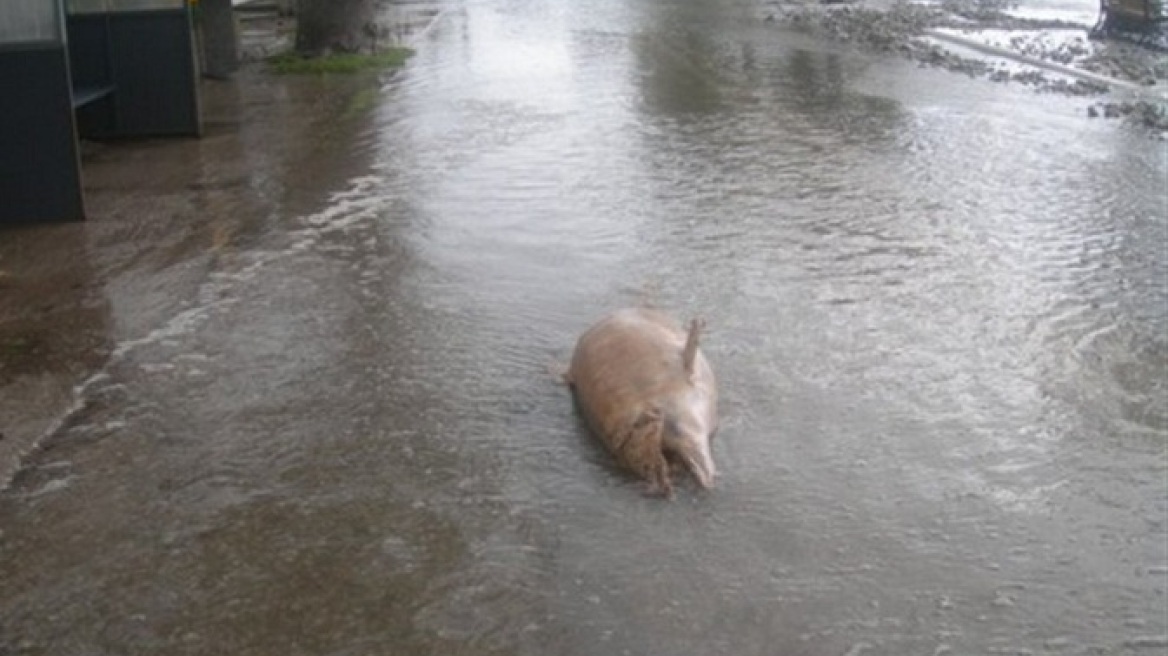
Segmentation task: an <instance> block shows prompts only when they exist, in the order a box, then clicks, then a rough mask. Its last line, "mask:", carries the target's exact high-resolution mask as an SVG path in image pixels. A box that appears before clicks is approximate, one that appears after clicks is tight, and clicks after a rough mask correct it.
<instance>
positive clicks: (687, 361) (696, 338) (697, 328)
mask: <svg viewBox="0 0 1168 656" xmlns="http://www.w3.org/2000/svg"><path fill="white" fill-rule="evenodd" d="M705 328H706V320H705V319H702V318H701V317H698V318H695V319H694V320H692V321H690V322H689V334H688V335H686V336H685V349H683V350H682V352H681V365H682V366H683V367H685V373H686V375H687V376H689V377H690V378H693V373H694V359H695V358H697V355H698V342H700V341H701V338H702V330H704V329H705Z"/></svg>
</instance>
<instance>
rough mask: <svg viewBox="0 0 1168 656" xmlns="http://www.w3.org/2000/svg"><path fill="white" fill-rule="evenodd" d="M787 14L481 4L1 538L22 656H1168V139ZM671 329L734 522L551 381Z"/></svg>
mask: <svg viewBox="0 0 1168 656" xmlns="http://www.w3.org/2000/svg"><path fill="white" fill-rule="evenodd" d="M749 9H750V8H749V7H748V6H746V5H743V4H739V3H737V2H733V1H730V0H720V1H715V2H713V3H704V4H702V5H694V4H684V5H682V4H678V3H654V4H651V5H642V4H637V3H622V2H617V1H616V0H604V1H601V0H598V1H597V2H589V3H552V4H547V3H544V4H542V5H531V4H530V3H525V2H517V1H502V2H492V3H471V4H469V5H466V6H465V7H462V8H459V10H458V11H455V12H452V13H450V14H448V15H447V16H446V17H445V18H444V20H443V22H442V23H441V24H439V25H438V26H437V27H436V29H434V30H433V31H432V32H431V33H430V37H429V40H428V41H427V42H426V43H425V44H423V47H421V48H420V52H419V54H418V56H417V58H416V59H415V60H414V61H413V62H412V63H411V68H410V69H409V71H408V72H407V73H406V74H404V75H403V76H401V77H400V78H396V79H394V80H392V81H388V82H386V86H385V88H384V89H383V90H382V97H381V104H380V105H379V106H378V108H377V109H376V113H375V114H373V115H372V116H371V118H370V119H369V120H371V121H373V124H372V126H371V127H369V129H359V130H355V131H353V130H350V131H346V130H343V129H340V130H339V131H338V132H329V133H328V137H327V138H325V139H324V140H323V141H321V140H318V139H317V135H316V131H315V130H316V128H310V127H305V128H304V129H303V130H302V131H301V132H299V133H297V134H295V135H293V136H291V137H290V143H289V144H285V145H284V146H282V148H286V149H288V151H289V152H293V153H295V157H290V158H289V159H288V160H287V161H290V162H297V163H299V164H290V165H289V166H288V167H287V170H285V171H282V172H280V173H278V174H273V178H272V179H271V180H270V181H269V182H268V183H267V184H266V185H265V186H264V188H266V189H282V188H283V189H285V191H284V194H283V195H280V194H277V195H279V197H280V199H281V200H280V201H279V203H284V204H279V205H277V206H278V207H279V213H280V214H279V217H280V220H279V221H276V222H274V223H270V224H265V225H267V226H268V227H267V228H266V230H265V231H261V232H260V233H259V234H258V235H257V236H256V237H255V238H254V241H251V242H244V243H242V244H241V245H240V247H239V248H238V251H237V252H235V253H234V255H233V258H232V259H231V260H230V262H226V261H225V262H223V263H221V265H219V266H218V268H216V269H215V270H214V271H213V272H212V274H211V275H210V276H209V278H208V281H207V282H206V283H205V284H204V285H203V286H202V287H201V288H200V291H199V295H198V296H199V298H198V301H196V302H195V303H193V304H192V308H191V312H193V313H195V314H193V315H179V317H180V318H181V317H183V316H188V317H189V316H197V318H198V320H197V321H193V322H183V321H179V320H176V321H174V322H172V323H171V324H167V325H168V326H170V327H171V328H173V329H172V330H169V331H163V332H156V333H151V334H152V335H153V336H154V338H152V339H145V340H137V341H123V343H122V346H121V350H120V353H121V354H122V357H121V359H119V360H118V361H117V362H115V363H114V364H113V365H111V367H110V368H109V370H108V371H107V372H106V375H107V377H108V378H106V379H103V380H102V381H101V382H99V383H98V384H96V385H95V390H94V392H93V397H94V403H93V405H92V407H90V408H89V409H87V410H86V411H85V412H82V413H80V414H79V415H78V416H77V417H75V418H74V419H73V420H72V421H71V422H70V424H69V425H67V426H66V427H65V429H63V430H62V432H61V435H59V436H58V437H57V438H56V441H55V444H57V446H56V447H55V448H56V451H55V453H56V455H55V456H54V458H55V459H56V460H58V461H59V460H69V461H70V462H72V463H73V465H72V467H73V471H76V472H79V473H80V478H79V479H78V480H77V481H75V482H73V483H72V484H71V487H70V489H69V490H67V491H59V492H55V493H50V494H43V495H37V494H33V493H32V492H33V491H31V490H28V489H24V488H20V487H19V486H18V487H17V489H15V490H13V492H12V493H10V494H9V495H8V496H7V497H5V498H4V499H3V502H2V503H0V520H2V521H3V526H4V531H5V533H4V535H3V537H2V541H0V549H2V550H3V551H0V553H3V558H0V578H2V579H3V580H5V581H6V582H10V583H9V585H10V586H11V587H10V588H9V590H10V591H8V592H5V593H4V595H0V607H2V608H3V609H4V612H3V613H2V614H0V615H3V616H4V617H5V620H4V621H3V623H0V647H5V646H7V645H6V644H5V641H7V642H8V643H10V644H16V645H20V644H25V643H27V645H26V646H27V648H23V647H22V648H21V649H23V650H24V651H26V652H29V653H60V652H61V651H62V650H64V649H67V648H69V647H68V646H69V645H83V646H85V647H93V648H94V649H96V648H97V647H96V645H111V646H112V647H111V648H114V649H115V650H116V648H117V647H119V646H125V645H143V646H144V647H143V648H145V647H150V648H152V649H153V650H154V651H165V652H166V653H212V652H214V653H290V652H305V653H337V654H350V653H352V654H357V653H369V652H379V651H387V650H388V651H393V652H398V651H400V652H403V653H406V652H408V653H443V654H447V653H449V654H458V653H464V654H482V653H530V654H544V653H561V654H620V653H630V654H640V653H646V654H658V653H660V654H710V653H744V654H776V653H777V654H811V655H818V654H824V655H827V654H910V653H926V654H944V653H1046V652H1051V653H1068V654H1078V653H1094V652H1100V653H1151V652H1154V651H1155V650H1156V649H1162V648H1163V645H1164V644H1165V642H1168V641H1166V640H1165V639H1164V638H1163V636H1164V635H1165V634H1168V625H1166V624H1165V619H1164V616H1163V613H1162V608H1163V603H1164V597H1163V595H1164V591H1165V585H1166V583H1168V579H1165V573H1166V572H1168V563H1166V562H1165V561H1164V554H1163V545H1164V539H1165V535H1164V531H1165V526H1164V523H1163V521H1162V520H1163V516H1164V512H1165V510H1166V509H1165V506H1164V495H1163V475H1164V469H1163V464H1164V463H1163V458H1162V450H1163V443H1164V438H1165V433H1166V431H1168V408H1166V405H1165V404H1166V399H1165V394H1164V387H1163V386H1164V375H1163V374H1164V368H1165V365H1168V356H1166V353H1168V342H1166V341H1165V334H1168V333H1166V332H1165V328H1166V326H1168V316H1166V315H1165V313H1166V312H1168V293H1166V290H1165V286H1164V284H1163V281H1164V278H1165V273H1166V264H1168V263H1166V261H1165V258H1164V252H1163V248H1162V245H1163V244H1164V243H1166V241H1168V240H1166V237H1168V235H1166V234H1165V232H1166V227H1165V223H1164V211H1163V210H1164V205H1163V202H1164V201H1163V196H1162V187H1161V185H1160V181H1162V180H1163V177H1164V175H1165V171H1166V164H1165V161H1164V159H1163V154H1162V149H1160V148H1158V146H1157V145H1156V144H1154V143H1150V142H1148V141H1146V140H1145V139H1143V138H1141V137H1140V136H1139V135H1135V134H1126V133H1123V132H1118V131H1115V129H1114V128H1115V126H1112V125H1107V124H1100V123H1087V122H1085V121H1084V120H1083V119H1082V117H1081V113H1082V112H1081V111H1080V108H1078V107H1077V106H1076V105H1075V104H1074V102H1075V101H1073V100H1068V99H1062V98H1057V97H1044V96H1036V95H1033V94H1031V93H1029V92H1026V91H1023V90H1016V89H1011V88H1005V87H1000V86H995V85H992V84H989V83H983V82H973V81H968V80H963V79H955V78H951V77H948V76H947V75H946V74H943V73H939V72H936V71H921V70H918V69H916V68H915V67H913V66H911V65H908V64H902V63H900V62H897V61H885V60H871V59H868V58H864V57H860V56H858V55H856V54H855V53H846V52H838V51H835V50H833V49H831V48H830V47H829V46H826V45H824V44H821V43H817V42H814V41H811V40H809V39H807V37H804V36H798V35H791V34H785V33H781V32H774V31H771V30H767V29H763V28H762V27H761V26H759V25H756V24H755V23H753V22H752V21H749V20H746V19H747V18H748V17H749V16H751V15H752V14H751V12H750V11H749ZM323 84H324V83H322V85H323ZM324 88H326V87H324V86H322V93H323V89H324ZM302 109H304V111H306V112H311V109H310V108H307V107H305V108H302ZM273 111H276V110H273ZM326 124H328V121H325V120H323V119H322V120H321V121H320V122H316V123H313V122H309V123H308V124H305V125H309V126H312V125H315V126H318V127H320V128H321V129H325V126H326ZM314 144H315V145H314ZM314 148H316V149H318V150H314ZM346 149H352V150H353V152H356V153H358V155H359V156H358V157H355V158H352V159H348V158H345V157H342V156H341V154H343V153H345V152H347V151H346ZM254 151H255V152H256V153H258V152H260V151H261V149H259V148H256V149H254ZM248 152H249V153H252V152H253V150H252V149H249V151H248ZM255 156H257V157H258V156H259V155H255ZM363 158H368V159H363ZM318 159H319V160H320V161H316V160H318ZM281 161H283V160H281ZM345 162H348V164H347V165H348V166H351V167H352V168H351V169H349V170H347V171H346V172H345V173H344V174H342V175H338V174H336V172H335V171H336V169H337V168H343V167H344V166H346V164H345ZM261 168H263V169H264V170H269V169H270V168H271V167H270V166H261ZM342 181H343V182H342ZM281 185H289V187H288V188H284V187H282V186H281ZM646 296H647V297H648V298H649V299H651V300H652V301H654V302H656V303H658V304H661V305H664V306H666V307H668V308H672V309H675V310H677V311H678V312H679V313H681V314H696V313H700V314H703V315H705V316H706V317H707V319H708V321H709V324H710V327H711V334H710V336H709V339H708V341H707V346H708V351H709V355H710V357H711V359H712V361H713V362H714V364H715V367H716V369H717V371H718V372H719V375H720V379H721V381H722V385H723V394H724V397H725V403H724V409H723V415H724V419H723V425H722V428H721V431H720V434H719V438H718V441H717V442H716V444H715V452H716V453H715V455H716V458H717V460H718V462H719V468H720V470H721V471H722V472H723V476H722V478H721V480H720V481H719V485H718V489H717V490H716V491H714V492H713V493H712V494H700V493H698V492H697V491H696V490H691V491H685V490H683V491H682V493H681V494H679V498H678V499H676V500H675V501H674V502H672V503H661V502H660V501H658V500H656V499H650V498H645V497H643V496H642V495H641V494H640V490H639V488H638V487H637V483H636V482H635V481H633V480H630V479H629V478H627V477H625V476H624V475H622V474H621V473H620V472H619V471H616V470H615V469H613V468H612V466H611V464H610V461H609V458H608V456H607V455H606V454H605V453H604V452H603V450H602V449H600V448H599V447H598V446H597V445H596V444H595V442H594V441H593V440H591V439H590V438H589V437H588V435H587V434H586V432H585V431H584V429H583V427H582V426H581V424H580V422H579V421H578V420H577V419H576V417H575V415H574V413H573V412H572V408H571V403H570V401H569V398H568V395H567V392H566V391H565V390H564V389H562V388H560V387H557V386H556V385H554V384H553V382H552V381H551V380H550V376H549V375H548V374H547V373H546V369H547V365H548V364H549V363H550V362H551V361H554V360H556V359H564V358H566V357H567V356H568V353H569V351H570V348H571V345H572V343H573V341H574V339H575V337H576V335H577V334H578V332H579V331H580V330H581V329H582V328H583V327H585V326H587V325H588V324H589V323H590V322H591V321H592V320H594V319H595V317H596V316H597V315H599V314H601V313H603V312H605V311H606V310H608V309H610V308H611V307H613V306H615V305H620V304H627V303H633V302H637V300H638V299H639V298H642V297H646ZM81 434H84V435H89V436H90V439H88V440H87V441H80V440H75V439H74V438H75V436H77V435H81ZM41 464H42V465H43V467H41V470H42V471H48V473H47V474H45V476H47V477H49V478H51V474H52V472H51V467H49V465H51V463H49V462H45V463H41ZM46 467H48V469H47V470H46V469H45V468H46ZM74 535H76V536H84V538H85V539H84V541H81V540H71V539H66V538H63V537H62V536H74ZM142 571H150V572H158V574H157V575H156V576H152V577H143V576H141V574H140V573H141V572H142ZM66 600H68V603H66ZM75 600H87V601H88V602H89V603H77V602H76V601H75ZM99 602H100V603H99ZM103 648H104V647H103ZM0 651H2V649H0Z"/></svg>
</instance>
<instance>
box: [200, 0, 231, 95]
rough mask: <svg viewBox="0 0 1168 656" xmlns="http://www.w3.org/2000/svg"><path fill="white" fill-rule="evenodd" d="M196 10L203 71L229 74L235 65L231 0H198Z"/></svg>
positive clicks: (224, 76)
mask: <svg viewBox="0 0 1168 656" xmlns="http://www.w3.org/2000/svg"><path fill="white" fill-rule="evenodd" d="M199 12H200V18H201V21H200V22H201V23H202V28H203V74H204V75H206V76H207V77H212V78H219V79H222V78H226V77H230V76H231V74H232V73H234V72H235V70H236V69H237V68H239V50H238V45H237V43H238V42H237V39H236V34H235V13H234V11H233V10H232V8H231V0H202V2H201V3H200V4H199Z"/></svg>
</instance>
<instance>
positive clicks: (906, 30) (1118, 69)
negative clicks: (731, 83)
mask: <svg viewBox="0 0 1168 656" xmlns="http://www.w3.org/2000/svg"><path fill="white" fill-rule="evenodd" d="M1014 5H1015V3H1014V2H1013V0H941V2H939V3H934V4H921V3H911V2H906V1H904V0H897V1H896V2H894V3H893V4H892V5H891V6H889V7H887V8H874V7H869V6H865V5H863V4H843V5H840V4H836V3H834V2H832V3H827V2H826V1H825V0H820V2H819V3H816V4H807V3H794V2H782V3H780V4H777V5H773V8H774V13H773V14H771V15H769V16H768V17H767V20H768V21H774V22H777V23H781V24H783V25H786V26H788V27H792V28H795V29H799V30H802V31H806V32H810V33H815V34H820V35H823V36H827V37H829V38H832V39H835V40H838V41H844V42H848V43H853V44H855V45H857V46H858V47H861V48H863V49H866V50H871V51H875V52H884V53H892V54H898V55H901V56H904V57H907V58H909V59H911V60H913V61H916V62H918V63H920V64H921V65H923V66H934V67H938V68H943V69H945V70H949V71H952V72H955V73H962V74H965V75H969V76H971V77H982V78H986V79H989V80H993V81H995V82H1012V83H1016V84H1022V85H1025V86H1028V87H1031V88H1033V89H1035V90H1037V91H1041V92H1047V93H1060V94H1066V95H1072V96H1096V95H1101V94H1104V93H1107V92H1108V91H1109V89H1108V87H1107V86H1106V85H1104V84H1102V83H1098V82H1092V81H1088V80H1084V79H1068V78H1067V77H1066V76H1062V75H1058V74H1054V73H1049V72H1047V71H1044V70H1040V69H1034V68H1029V67H1027V68H1022V69H1018V68H1017V67H1007V66H1005V65H1004V64H1001V63H995V60H992V59H989V58H986V59H981V58H972V57H966V56H962V55H960V54H957V53H955V52H953V51H951V50H949V49H947V48H945V47H943V46H941V45H940V44H938V43H936V42H934V41H932V40H930V39H929V38H927V36H926V32H927V31H928V30H931V29H935V28H950V29H961V30H985V29H1000V30H1006V31H1010V32H1019V33H1018V34H1013V35H1009V36H1008V37H1006V41H1005V42H1004V43H1001V44H999V46H1000V47H1003V48H1006V49H1008V50H1011V51H1013V52H1016V53H1018V54H1020V55H1024V56H1028V57H1031V58H1036V59H1042V60H1045V61H1049V62H1053V63H1057V64H1062V65H1073V66H1075V67H1076V68H1080V69H1082V70H1085V71H1089V72H1092V73H1096V74H1099V75H1104V76H1107V77H1111V78H1115V79H1118V80H1123V81H1128V82H1133V83H1136V84H1141V85H1145V86H1150V85H1155V84H1160V83H1164V82H1166V81H1168V58H1165V57H1163V56H1162V54H1161V53H1157V52H1155V51H1154V50H1152V49H1148V48H1142V47H1140V46H1137V45H1133V44H1127V43H1122V42H1112V41H1106V42H1089V41H1088V40H1087V39H1086V38H1085V33H1086V31H1087V28H1088V26H1084V25H1078V24H1075V23H1070V22H1066V21H1059V20H1034V19H1026V18H1018V17H1015V16H1010V15H1009V14H1008V13H1006V12H1007V10H1009V9H1012V8H1013V7H1014ZM1070 29H1074V30H1081V31H1083V32H1084V37H1082V38H1069V39H1068V38H1060V39H1049V38H1045V36H1046V35H1047V34H1048V33H1049V32H1050V31H1052V30H1061V31H1065V30H1070ZM1064 36H1065V35H1064ZM1092 107H1093V109H1092V110H1091V111H1093V112H1095V115H1099V116H1114V117H1123V118H1125V119H1127V120H1130V121H1133V122H1136V123H1139V124H1141V125H1145V126H1147V127H1149V128H1152V129H1155V130H1163V127H1162V126H1163V121H1164V118H1163V117H1164V114H1165V111H1166V110H1165V108H1164V107H1163V106H1159V105H1156V104H1155V103H1149V102H1144V101H1141V102H1136V103H1109V102H1104V103H1098V104H1097V105H1094V106H1092ZM1108 107H1110V108H1111V109H1110V110H1108V109H1107V108H1108Z"/></svg>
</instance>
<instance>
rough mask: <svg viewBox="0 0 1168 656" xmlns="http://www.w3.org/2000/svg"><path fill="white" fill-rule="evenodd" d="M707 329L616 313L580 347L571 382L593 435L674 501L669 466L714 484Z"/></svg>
mask: <svg viewBox="0 0 1168 656" xmlns="http://www.w3.org/2000/svg"><path fill="white" fill-rule="evenodd" d="M702 327H703V323H702V322H701V321H700V320H697V319H695V320H693V321H692V322H691V323H690V325H689V330H688V332H687V331H683V330H682V329H681V328H680V327H679V326H678V325H677V324H676V323H675V322H674V321H673V320H672V319H671V318H670V317H669V316H668V315H666V314H664V313H662V312H658V311H655V310H649V309H640V308H631V309H623V310H618V311H616V312H614V313H612V314H610V315H608V316H607V317H605V318H604V319H602V320H600V321H599V322H598V323H596V324H595V325H593V326H592V327H591V328H589V329H588V331H587V332H585V333H584V334H583V335H582V336H581V337H580V340H579V341H578V342H577V344H576V350H575V352H574V353H573V355H572V364H571V367H570V368H569V370H568V373H567V374H566V376H565V378H566V380H567V382H568V384H569V385H571V386H572V391H573V393H574V394H575V396H576V401H577V405H578V406H579V408H580V412H581V414H583V415H584V418H585V420H586V421H587V422H588V425H589V427H590V428H591V429H592V432H593V433H594V434H596V436H597V437H599V438H600V439H601V440H602V441H603V442H604V444H605V446H606V447H607V448H608V450H609V451H610V452H611V453H612V454H613V456H615V457H616V459H617V461H618V462H619V463H620V464H621V465H622V466H624V467H626V468H627V469H629V470H631V471H632V472H634V473H635V474H637V475H638V476H641V477H642V478H644V479H646V480H647V481H649V485H650V490H651V491H653V492H655V493H662V494H665V495H670V494H672V492H673V485H672V482H671V481H670V471H669V470H670V463H674V464H677V465H679V466H681V467H684V468H685V469H686V470H688V471H689V472H690V473H691V474H693V476H694V478H695V479H697V482H698V484H699V485H701V486H702V487H703V488H710V487H712V486H713V483H714V474H715V469H714V460H713V458H712V457H711V455H710V441H711V439H712V437H713V435H714V431H715V430H716V428H717V423H718V419H717V404H718V391H717V383H716V381H715V378H714V372H713V370H712V369H711V368H710V365H709V363H708V362H707V361H706V358H705V356H703V355H702V353H701V351H700V350H699V349H698V340H699V338H700V336H701V330H702Z"/></svg>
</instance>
